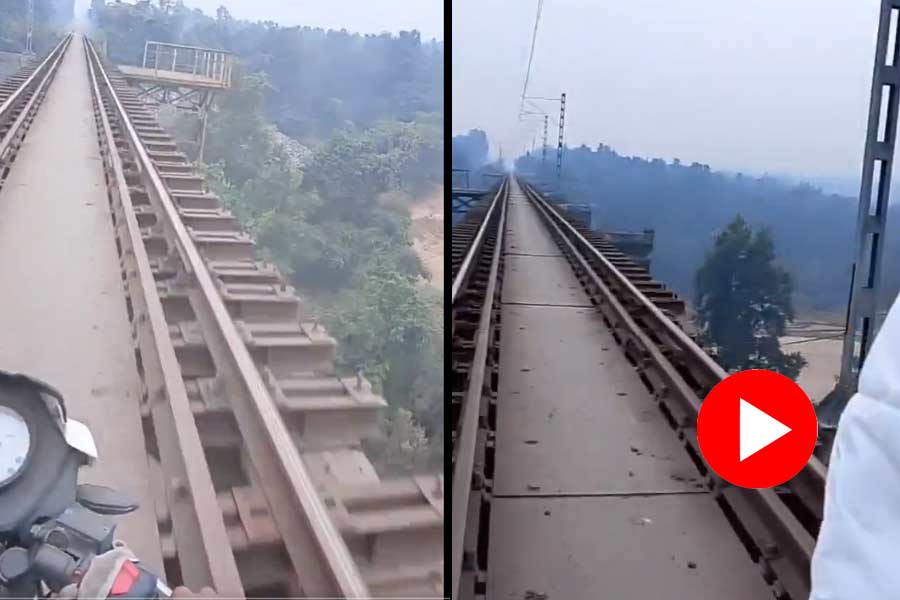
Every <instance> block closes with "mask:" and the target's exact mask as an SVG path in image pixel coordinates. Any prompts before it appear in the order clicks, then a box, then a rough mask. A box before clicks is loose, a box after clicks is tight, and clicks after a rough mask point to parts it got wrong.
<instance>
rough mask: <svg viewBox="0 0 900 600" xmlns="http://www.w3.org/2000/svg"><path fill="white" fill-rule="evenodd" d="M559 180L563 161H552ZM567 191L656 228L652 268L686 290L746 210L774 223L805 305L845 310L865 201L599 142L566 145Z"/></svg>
mask: <svg viewBox="0 0 900 600" xmlns="http://www.w3.org/2000/svg"><path fill="white" fill-rule="evenodd" d="M516 166H517V169H519V170H521V171H527V172H532V173H540V172H541V160H540V156H537V157H528V158H525V157H523V158H520V159H519V160H518V162H517V165H516ZM543 176H544V178H545V179H546V180H548V181H555V178H556V175H555V163H553V162H552V161H548V164H547V165H545V169H544V171H543ZM562 191H563V194H564V195H565V196H566V197H567V198H569V200H570V201H572V202H584V203H587V204H590V205H591V206H592V208H593V223H594V226H595V227H597V228H599V229H606V230H632V231H640V230H642V229H644V228H645V227H647V228H653V229H654V230H655V231H656V237H655V240H654V250H653V254H652V256H651V261H652V262H651V269H652V271H653V273H654V275H655V276H656V277H657V278H659V279H660V280H662V281H664V282H666V284H668V285H670V286H672V287H673V288H674V289H675V290H676V291H678V292H679V293H681V294H682V295H685V296H689V295H691V293H692V291H693V278H694V273H695V272H696V270H697V269H698V268H699V266H700V264H701V263H702V262H703V259H704V255H705V252H706V249H707V248H708V246H709V244H710V242H711V240H712V239H713V237H714V235H715V233H716V232H717V231H719V230H721V229H722V228H724V227H725V226H727V224H728V223H729V222H730V221H731V220H732V219H733V218H734V215H735V214H737V213H740V214H741V215H743V217H744V219H745V220H746V221H747V223H748V224H750V225H751V226H752V227H754V228H757V227H766V228H768V230H769V235H771V237H772V240H773V242H774V243H775V244H776V246H777V247H778V249H779V254H780V255H781V258H782V260H783V263H784V266H785V267H786V268H787V269H788V270H789V271H790V272H791V273H792V274H793V276H794V278H795V280H794V283H795V294H796V295H795V298H794V301H795V302H796V303H797V306H798V307H802V308H803V309H804V310H806V309H810V308H812V309H816V310H835V311H839V312H840V313H843V311H844V309H845V308H846V303H847V294H848V291H849V289H850V273H851V265H852V263H853V240H854V237H853V236H854V227H855V223H856V211H857V202H856V200H855V199H854V198H849V197H845V196H838V195H835V194H827V193H825V192H823V191H822V190H821V189H818V188H816V187H814V186H811V185H807V184H794V183H788V182H785V181H783V180H781V179H778V178H775V177H768V176H761V177H756V176H748V175H744V174H741V173H726V172H720V171H715V170H712V169H711V168H710V167H709V166H708V165H704V164H700V163H696V162H695V163H686V162H681V161H677V160H675V161H672V162H668V163H667V162H666V161H663V160H661V159H653V160H651V159H644V158H639V157H629V156H622V155H620V154H618V153H617V152H615V151H614V150H612V149H611V148H609V147H608V146H604V145H603V144H600V145H599V146H597V147H596V148H593V149H592V148H588V147H586V146H581V147H578V148H567V149H566V150H565V152H564V155H563V176H562ZM888 230H889V231H900V211H897V210H895V209H894V208H893V207H891V208H890V209H889V211H888ZM885 243H886V248H885V255H884V256H885V268H884V274H885V275H884V284H885V290H884V297H883V298H881V299H880V300H881V302H882V303H887V302H890V298H893V297H894V296H895V295H896V292H897V290H898V288H900V268H897V267H898V266H900V265H898V261H900V236H896V235H888V236H887V238H886V240H885Z"/></svg>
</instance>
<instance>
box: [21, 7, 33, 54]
mask: <svg viewBox="0 0 900 600" xmlns="http://www.w3.org/2000/svg"><path fill="white" fill-rule="evenodd" d="M20 6H21V5H20ZM25 10H26V14H25V20H26V27H27V30H26V31H25V54H34V47H33V44H32V35H33V33H34V0H27V2H26V8H25Z"/></svg>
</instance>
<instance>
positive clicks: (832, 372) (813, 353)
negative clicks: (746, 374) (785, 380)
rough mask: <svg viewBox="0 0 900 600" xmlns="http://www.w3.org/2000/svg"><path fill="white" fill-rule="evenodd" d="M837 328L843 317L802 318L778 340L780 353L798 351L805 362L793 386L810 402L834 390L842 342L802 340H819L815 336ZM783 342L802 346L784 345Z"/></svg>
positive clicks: (820, 316)
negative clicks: (801, 391)
mask: <svg viewBox="0 0 900 600" xmlns="http://www.w3.org/2000/svg"><path fill="white" fill-rule="evenodd" d="M810 321H814V323H810ZM823 323H828V324H830V325H823ZM841 327H843V318H842V317H841V316H840V315H831V314H826V315H804V316H803V317H800V318H799V319H798V320H797V322H795V326H792V327H791V328H790V329H791V332H790V333H791V334H792V335H789V336H785V337H782V338H781V340H780V341H781V344H782V347H781V349H782V350H783V351H784V352H799V353H800V354H802V355H803V357H804V358H805V359H806V360H807V363H808V364H807V365H806V366H805V367H804V368H803V370H802V371H801V372H800V377H798V378H797V383H798V384H799V385H800V387H801V388H803V391H804V392H806V395H807V396H809V398H810V400H812V401H813V403H816V404H817V403H818V402H819V401H821V400H822V398H824V397H825V395H826V394H827V393H828V392H830V391H831V389H832V388H833V387H834V383H835V377H837V375H838V373H839V372H840V368H841V344H842V339H841V338H832V339H816V340H813V341H805V340H811V339H812V338H816V337H821V335H820V334H819V333H818V332H820V331H826V330H828V331H833V330H834V329H835V328H841ZM787 342H802V343H793V344H789V345H787V346H786V345H784V344H785V343H787Z"/></svg>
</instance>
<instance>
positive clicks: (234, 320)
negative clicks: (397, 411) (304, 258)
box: [0, 35, 443, 598]
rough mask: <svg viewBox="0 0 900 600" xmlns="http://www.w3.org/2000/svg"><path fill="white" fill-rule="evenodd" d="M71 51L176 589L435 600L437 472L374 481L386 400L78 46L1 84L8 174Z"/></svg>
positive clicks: (66, 44) (439, 550)
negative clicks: (94, 142) (84, 92)
mask: <svg viewBox="0 0 900 600" xmlns="http://www.w3.org/2000/svg"><path fill="white" fill-rule="evenodd" d="M73 39H75V40H79V43H76V44H75V46H76V47H74V48H70V45H72V44H71V42H72V40H73ZM67 51H69V52H78V53H81V54H82V55H83V57H84V60H85V61H87V65H88V69H87V71H88V76H89V78H90V88H91V93H92V99H93V108H94V120H95V122H96V132H97V139H98V143H99V147H100V150H101V156H102V168H103V171H104V174H105V180H106V190H105V192H106V195H107V199H108V201H109V205H110V209H111V212H112V220H113V223H112V224H113V227H114V236H115V243H116V248H117V250H118V254H119V258H120V266H121V275H122V284H123V295H124V298H125V302H124V306H125V310H126V311H127V314H128V318H129V320H130V322H131V324H132V338H133V343H134V359H135V362H136V365H137V369H138V374H139V376H140V379H141V390H139V393H137V394H135V397H138V398H140V411H141V415H142V419H143V429H144V434H145V439H146V446H147V447H146V450H147V457H148V461H149V463H150V466H151V472H152V474H153V480H154V483H155V485H154V488H155V489H156V490H158V492H159V493H158V497H157V498H156V499H155V500H156V506H155V508H156V515H157V525H158V530H159V537H160V543H161V551H162V556H163V560H164V565H165V571H166V573H165V575H166V578H167V579H168V581H169V583H171V584H173V585H179V584H182V583H183V584H185V585H188V586H190V587H192V588H195V589H197V588H200V587H203V586H212V587H213V588H215V589H216V590H217V592H218V593H219V595H220V596H222V597H233V598H243V597H335V598H337V597H340V598H344V597H346V598H369V597H376V598H377V597H388V596H390V597H404V596H415V597H440V596H442V595H443V594H442V592H443V583H442V572H443V481H442V478H441V477H438V476H421V477H408V478H397V479H387V480H381V479H380V478H379V477H378V476H377V474H376V473H375V470H374V467H373V466H372V464H371V463H370V462H369V460H368V458H367V457H366V456H365V454H364V452H363V451H362V448H361V442H362V440H363V439H365V438H367V437H370V436H372V435H374V434H375V433H376V432H377V426H378V419H379V413H380V410H381V409H382V408H383V407H384V406H385V402H384V400H383V399H382V398H381V397H379V396H378V395H377V394H376V393H374V391H373V390H372V387H371V385H370V384H369V383H368V382H367V381H366V380H365V379H364V378H363V377H361V376H357V377H350V378H341V377H338V376H337V375H336V374H335V370H334V364H333V363H334V352H335V342H334V340H333V339H332V338H331V337H330V336H329V335H328V333H327V332H326V331H325V330H324V328H323V327H322V326H321V325H319V324H318V322H317V321H316V320H315V318H314V317H312V316H311V315H309V314H308V313H307V311H305V310H304V307H303V305H302V303H301V301H300V299H299V298H298V297H297V295H296V293H295V290H294V289H293V288H291V287H290V286H289V285H288V284H287V283H286V282H285V281H284V279H283V278H282V276H281V275H280V274H279V273H278V271H277V270H276V269H275V267H274V266H272V265H271V264H268V263H265V262H262V261H258V260H257V259H256V258H255V254H254V244H253V241H252V240H251V239H250V237H249V236H248V235H247V234H246V233H244V232H243V231H242V230H241V228H240V225H239V224H238V223H237V221H236V220H235V218H234V217H233V216H232V215H231V213H230V212H229V211H227V210H226V209H225V208H223V207H222V205H221V202H220V201H219V199H218V197H216V195H215V194H213V193H211V192H210V191H209V189H208V187H207V185H206V181H205V179H204V177H203V176H202V175H201V174H199V172H198V171H197V169H196V168H195V167H194V165H192V164H191V163H190V162H189V161H188V160H187V158H186V156H185V155H184V154H183V153H182V152H180V151H179V150H178V147H177V145H176V144H175V143H174V141H173V139H172V137H171V136H170V135H169V134H168V133H166V131H165V130H163V129H162V128H161V127H160V126H159V124H158V122H157V120H156V117H155V115H154V113H153V111H152V110H151V109H149V108H148V107H147V106H146V105H144V104H142V103H141V101H140V100H138V98H137V95H136V93H135V92H134V91H133V90H132V89H130V88H129V87H128V86H127V84H126V83H125V80H124V78H123V77H122V76H121V75H120V74H119V73H118V72H117V70H116V69H115V68H114V67H113V66H110V65H108V64H106V63H105V62H104V60H103V59H102V58H101V57H100V55H99V54H98V53H97V51H96V50H95V49H94V47H93V45H92V44H91V43H90V41H89V40H87V39H83V40H81V38H80V36H71V35H70V36H67V37H66V38H64V39H63V40H62V41H61V42H60V44H59V45H58V46H57V47H56V48H55V49H54V50H53V51H52V52H51V53H50V54H49V55H48V56H47V58H45V59H44V60H42V61H40V62H39V63H36V64H32V65H29V66H28V67H26V68H25V69H23V70H22V71H20V72H19V73H17V74H15V75H14V76H13V77H12V78H11V79H9V80H7V82H5V83H4V84H3V85H2V86H0V94H2V95H0V98H3V99H4V100H3V104H2V105H0V127H2V128H3V129H0V131H2V132H3V136H4V137H3V145H2V147H0V148H2V153H0V160H2V161H3V163H2V164H3V167H4V171H3V172H4V173H7V172H8V170H9V169H10V168H11V165H12V163H13V161H14V159H15V149H16V147H17V145H18V144H21V140H22V139H23V137H24V135H25V134H26V133H27V128H28V125H29V124H30V121H31V120H32V119H33V118H34V114H35V113H36V111H37V110H38V107H39V105H40V101H41V99H42V97H43V95H44V94H46V93H47V90H48V89H49V88H50V84H51V81H52V76H53V73H54V69H55V67H56V65H57V64H58V63H59V60H60V58H61V57H62V56H63V55H64V54H65V53H66V52H67ZM111 234H113V232H112V231H111Z"/></svg>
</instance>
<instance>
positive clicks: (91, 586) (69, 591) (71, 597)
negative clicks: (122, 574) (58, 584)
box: [59, 541, 137, 600]
mask: <svg viewBox="0 0 900 600" xmlns="http://www.w3.org/2000/svg"><path fill="white" fill-rule="evenodd" d="M128 560H131V561H137V557H135V555H134V554H133V553H132V552H131V550H129V549H128V546H126V545H125V544H123V543H122V542H119V541H116V543H115V547H114V548H113V549H112V550H110V551H109V552H105V553H103V554H101V555H99V556H95V557H94V559H93V560H92V561H91V564H90V566H89V567H88V570H87V572H86V573H85V574H84V577H82V578H81V582H80V583H73V584H70V585H67V586H66V587H64V588H63V589H61V590H60V591H59V598H63V599H65V600H82V599H84V600H87V599H90V600H97V599H98V598H108V597H109V592H110V590H112V586H113V582H115V580H116V576H117V575H118V574H119V571H121V570H122V565H123V564H124V563H125V561H128Z"/></svg>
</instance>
